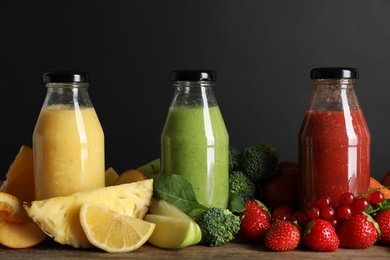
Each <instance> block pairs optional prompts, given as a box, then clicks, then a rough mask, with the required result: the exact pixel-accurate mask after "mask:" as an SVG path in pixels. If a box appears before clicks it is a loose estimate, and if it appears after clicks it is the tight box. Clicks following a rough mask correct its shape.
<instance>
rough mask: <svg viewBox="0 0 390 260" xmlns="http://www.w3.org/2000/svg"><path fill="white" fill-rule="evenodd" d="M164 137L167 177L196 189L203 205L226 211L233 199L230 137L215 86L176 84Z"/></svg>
mask: <svg viewBox="0 0 390 260" xmlns="http://www.w3.org/2000/svg"><path fill="white" fill-rule="evenodd" d="M174 85H175V88H176V89H175V94H174V99H173V102H172V104H171V106H170V108H169V112H168V116H167V119H166V122H165V126H164V129H163V132H162V135H161V169H162V173H163V174H178V175H181V176H184V177H186V178H187V179H188V180H189V181H190V182H191V183H192V185H193V187H194V191H195V195H196V197H197V200H198V201H199V203H201V204H202V205H205V206H209V207H210V206H217V207H222V208H226V207H227V203H228V197H229V179H228V171H229V169H228V157H229V154H228V147H229V137H228V132H227V130H226V126H225V123H224V121H223V118H222V115H221V111H220V109H219V106H218V105H217V102H216V100H215V97H214V93H213V88H212V85H213V84H212V83H209V82H191V81H182V82H176V83H175V84H174Z"/></svg>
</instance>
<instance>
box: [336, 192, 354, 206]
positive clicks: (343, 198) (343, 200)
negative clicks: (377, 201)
mask: <svg viewBox="0 0 390 260" xmlns="http://www.w3.org/2000/svg"><path fill="white" fill-rule="evenodd" d="M354 198H355V196H354V195H353V193H351V192H344V193H343V194H341V195H340V196H339V204H340V205H347V206H348V205H351V204H352V202H353V200H354Z"/></svg>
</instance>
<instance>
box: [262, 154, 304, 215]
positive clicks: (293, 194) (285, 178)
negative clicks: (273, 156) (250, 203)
mask: <svg viewBox="0 0 390 260" xmlns="http://www.w3.org/2000/svg"><path fill="white" fill-rule="evenodd" d="M298 186H299V170H298V163H296V162H291V161H281V162H279V163H278V171H277V173H276V174H275V175H273V176H271V177H269V178H267V179H265V180H264V181H262V182H261V189H262V202H263V203H264V204H265V205H266V206H267V207H270V208H275V207H277V206H282V205H285V206H290V207H292V208H293V209H296V208H297V207H298V202H299V200H298V199H299V197H298V196H299V195H298V193H299V188H298Z"/></svg>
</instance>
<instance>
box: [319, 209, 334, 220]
mask: <svg viewBox="0 0 390 260" xmlns="http://www.w3.org/2000/svg"><path fill="white" fill-rule="evenodd" d="M320 215H321V218H323V219H325V220H331V219H333V218H334V216H335V215H336V212H335V210H334V208H333V207H331V206H328V207H326V208H322V209H321V212H320Z"/></svg>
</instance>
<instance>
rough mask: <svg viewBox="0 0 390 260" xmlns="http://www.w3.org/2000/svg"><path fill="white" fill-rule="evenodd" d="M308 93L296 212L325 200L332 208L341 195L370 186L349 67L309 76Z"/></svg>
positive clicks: (365, 135) (353, 72)
mask: <svg viewBox="0 0 390 260" xmlns="http://www.w3.org/2000/svg"><path fill="white" fill-rule="evenodd" d="M310 76H311V79H312V80H313V83H314V87H315V88H314V91H313V93H312V96H311V100H310V104H309V107H308V109H307V110H306V113H305V117H304V120H303V122H302V125H301V128H300V131H299V136H298V149H299V153H298V154H299V168H300V173H301V181H300V192H301V194H300V200H301V201H300V207H301V208H302V209H305V208H306V204H307V202H309V201H313V200H316V199H318V198H319V197H321V196H329V197H330V198H331V200H332V205H333V206H335V205H337V201H338V197H339V196H340V195H341V194H342V193H344V192H352V193H353V194H355V195H358V194H360V193H362V192H364V191H366V190H367V188H368V185H369V182H370V143H371V136H370V132H369V129H368V127H367V123H366V120H365V118H364V115H363V111H362V110H361V108H360V105H359V101H358V98H357V96H356V92H355V90H354V85H355V81H356V79H358V76H359V72H358V70H357V69H355V68H347V67H327V68H315V69H313V70H312V71H311V75H310Z"/></svg>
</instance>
